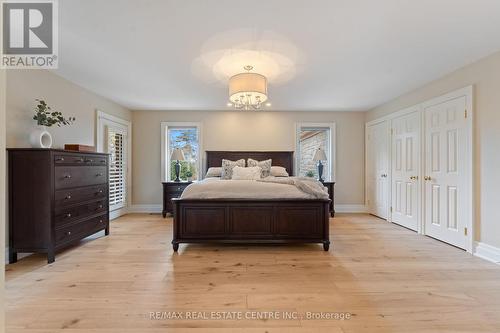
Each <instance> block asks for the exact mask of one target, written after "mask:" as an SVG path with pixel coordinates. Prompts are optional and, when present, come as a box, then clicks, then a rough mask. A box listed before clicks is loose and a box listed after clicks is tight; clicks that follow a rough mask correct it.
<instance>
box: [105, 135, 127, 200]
mask: <svg viewBox="0 0 500 333" xmlns="http://www.w3.org/2000/svg"><path fill="white" fill-rule="evenodd" d="M107 132H108V153H109V154H110V163H109V206H110V210H115V209H119V208H122V207H124V206H125V203H126V188H127V186H126V185H127V184H126V179H127V178H126V175H127V161H126V147H125V145H126V142H127V140H126V135H125V133H124V132H122V131H120V130H119V129H115V128H112V127H108V131H107Z"/></svg>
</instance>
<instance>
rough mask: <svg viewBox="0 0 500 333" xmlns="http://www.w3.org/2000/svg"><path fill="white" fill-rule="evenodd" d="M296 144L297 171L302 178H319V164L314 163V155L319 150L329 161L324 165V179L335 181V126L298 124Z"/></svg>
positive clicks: (332, 124)
mask: <svg viewBox="0 0 500 333" xmlns="http://www.w3.org/2000/svg"><path fill="white" fill-rule="evenodd" d="M296 136H297V142H296V149H295V152H296V170H297V175H298V176H301V177H305V176H312V177H314V178H318V162H316V161H314V160H313V158H314V154H315V152H316V150H317V149H318V148H321V149H322V150H323V151H324V152H325V153H326V157H327V160H326V161H321V162H322V163H323V166H324V167H323V178H324V179H325V180H333V179H334V178H335V177H334V167H333V165H334V163H335V160H334V158H335V154H334V152H335V149H334V148H335V147H334V138H335V124H334V123H319V124H312V123H311V124H308V123H302V124H297V133H296Z"/></svg>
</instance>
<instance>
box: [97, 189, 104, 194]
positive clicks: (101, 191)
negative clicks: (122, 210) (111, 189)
mask: <svg viewBox="0 0 500 333" xmlns="http://www.w3.org/2000/svg"><path fill="white" fill-rule="evenodd" d="M103 192H104V191H103V190H99V191H97V192H96V193H97V194H101V193H103Z"/></svg>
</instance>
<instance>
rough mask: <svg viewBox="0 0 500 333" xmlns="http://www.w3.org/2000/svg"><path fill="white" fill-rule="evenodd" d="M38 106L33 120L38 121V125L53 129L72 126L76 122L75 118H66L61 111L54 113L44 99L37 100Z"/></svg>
mask: <svg viewBox="0 0 500 333" xmlns="http://www.w3.org/2000/svg"><path fill="white" fill-rule="evenodd" d="M36 101H37V102H38V105H37V106H36V108H35V115H34V116H33V120H36V123H37V125H39V126H47V127H51V126H53V125H57V126H58V127H61V126H63V125H71V124H73V122H74V121H75V120H76V118H75V117H69V118H64V117H63V115H62V113H61V112H59V111H52V109H51V108H50V106H48V105H47V103H45V101H44V100H42V99H37V100H36Z"/></svg>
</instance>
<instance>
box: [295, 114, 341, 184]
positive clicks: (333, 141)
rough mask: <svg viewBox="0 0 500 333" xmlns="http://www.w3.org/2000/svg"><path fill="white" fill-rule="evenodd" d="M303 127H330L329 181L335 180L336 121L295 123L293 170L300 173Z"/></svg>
mask: <svg viewBox="0 0 500 333" xmlns="http://www.w3.org/2000/svg"><path fill="white" fill-rule="evenodd" d="M302 127H323V128H329V129H330V151H329V155H330V159H331V161H329V162H330V179H329V181H332V182H335V179H336V177H335V175H336V170H337V168H336V164H337V158H336V157H337V156H336V154H337V123H335V122H321V123H317V122H316V123H309V122H299V123H295V157H294V159H293V164H294V166H293V172H294V174H295V175H298V172H299V158H300V152H299V139H300V134H299V133H300V129H301V128H302Z"/></svg>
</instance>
